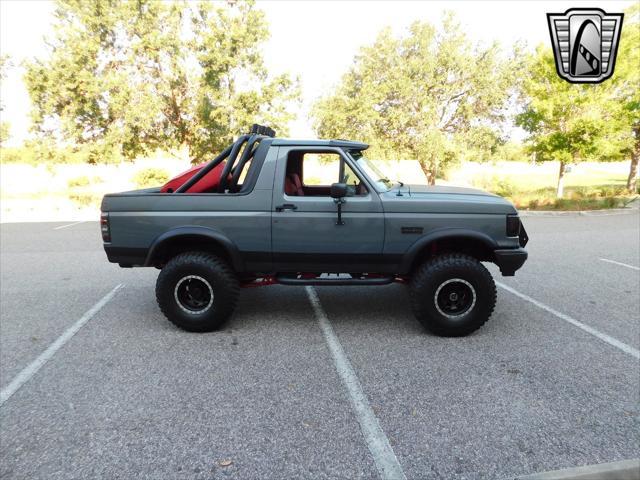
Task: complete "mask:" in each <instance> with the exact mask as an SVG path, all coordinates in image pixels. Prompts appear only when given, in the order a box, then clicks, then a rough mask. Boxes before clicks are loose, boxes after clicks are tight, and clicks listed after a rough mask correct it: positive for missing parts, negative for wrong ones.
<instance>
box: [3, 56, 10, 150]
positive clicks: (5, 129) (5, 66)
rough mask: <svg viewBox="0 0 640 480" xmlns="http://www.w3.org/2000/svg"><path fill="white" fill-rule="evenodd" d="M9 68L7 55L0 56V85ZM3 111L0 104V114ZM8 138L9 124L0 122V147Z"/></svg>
mask: <svg viewBox="0 0 640 480" xmlns="http://www.w3.org/2000/svg"><path fill="white" fill-rule="evenodd" d="M10 66H11V61H10V60H9V56H8V55H1V56H0V83H2V82H3V81H4V79H5V78H7V69H8V68H9V67H10ZM3 110H4V105H2V104H1V103H0V113H1V112H2V111H3ZM9 136H10V124H9V122H5V121H0V146H2V145H4V144H5V142H6V141H7V140H8V139H9Z"/></svg>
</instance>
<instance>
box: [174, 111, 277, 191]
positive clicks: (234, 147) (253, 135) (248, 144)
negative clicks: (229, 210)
mask: <svg viewBox="0 0 640 480" xmlns="http://www.w3.org/2000/svg"><path fill="white" fill-rule="evenodd" d="M275 134H276V132H275V131H274V130H273V129H272V128H269V127H265V126H264V125H258V124H253V126H252V127H251V132H250V133H249V134H246V135H242V136H240V137H239V138H238V139H237V140H236V141H235V142H233V143H232V144H231V145H229V146H228V147H227V148H225V149H224V150H223V151H222V152H221V153H220V154H219V155H218V156H217V157H215V158H214V159H213V160H211V161H210V162H209V163H207V164H206V165H205V166H204V167H202V169H201V170H200V171H199V172H198V173H196V174H195V175H194V176H193V177H191V178H190V179H189V180H187V181H186V182H184V183H183V184H182V185H180V187H178V188H176V190H175V192H173V193H184V192H186V191H187V190H189V189H190V188H191V187H192V186H194V185H195V184H196V183H198V182H199V181H200V180H201V179H202V178H204V176H205V175H207V174H208V173H209V172H210V171H211V170H213V169H214V168H215V167H217V166H218V165H219V164H220V163H222V162H223V161H224V160H225V159H227V163H226V164H225V166H224V169H223V170H222V174H221V175H220V183H219V185H218V193H224V192H225V190H226V189H227V188H229V191H231V189H234V188H236V186H237V184H238V180H239V178H240V175H241V174H242V169H243V167H244V166H245V165H246V163H247V162H248V161H249V160H251V159H252V158H253V156H254V154H255V152H256V150H257V149H258V146H259V145H260V142H261V141H262V140H264V139H266V138H273V137H275ZM242 147H244V150H242ZM240 150H242V155H241V156H240V159H239V161H238V163H237V165H235V166H234V164H235V163H236V159H237V158H238V154H239V153H240ZM229 174H231V181H230V182H228V183H229V184H228V185H227V177H228V176H229Z"/></svg>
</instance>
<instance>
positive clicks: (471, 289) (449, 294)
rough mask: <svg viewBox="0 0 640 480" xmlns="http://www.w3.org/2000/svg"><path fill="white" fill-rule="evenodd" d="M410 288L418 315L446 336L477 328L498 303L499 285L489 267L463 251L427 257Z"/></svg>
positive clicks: (427, 327) (437, 333) (413, 304)
mask: <svg viewBox="0 0 640 480" xmlns="http://www.w3.org/2000/svg"><path fill="white" fill-rule="evenodd" d="M409 289H410V298H411V308H412V309H413V313H414V314H415V316H416V318H417V319H418V320H419V321H420V323H422V325H424V327H425V328H426V329H427V330H429V331H430V332H432V333H434V334H436V335H439V336H443V337H461V336H464V335H468V334H470V333H471V332H474V331H475V330H477V329H478V328H480V327H481V326H482V325H484V324H485V322H486V321H487V320H488V319H489V317H490V316H491V314H492V313H493V309H494V307H495V304H496V285H495V283H494V282H493V278H492V277H491V274H490V273H489V271H488V270H487V269H486V268H485V267H484V265H482V264H481V263H480V262H479V261H478V260H476V259H475V258H473V257H470V256H469V255H464V254H460V253H451V254H446V255H440V256H437V257H434V258H432V259H430V260H428V261H426V262H425V263H424V264H422V265H421V266H420V267H419V268H418V269H417V271H416V273H415V274H414V275H413V277H412V279H411V283H410V285H409ZM454 294H455V295H454ZM452 298H455V300H451V299H452ZM463 299H464V301H463ZM458 302H460V303H458Z"/></svg>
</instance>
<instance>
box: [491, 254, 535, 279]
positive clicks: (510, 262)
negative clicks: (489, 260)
mask: <svg viewBox="0 0 640 480" xmlns="http://www.w3.org/2000/svg"><path fill="white" fill-rule="evenodd" d="M493 255H494V260H493V262H494V263H495V264H496V265H498V267H499V268H500V273H502V276H504V277H513V276H514V275H515V273H516V270H518V269H519V268H520V267H522V265H524V262H526V260H527V257H528V256H529V254H528V253H527V251H526V250H525V249H524V248H509V249H504V250H494V251H493Z"/></svg>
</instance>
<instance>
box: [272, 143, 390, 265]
mask: <svg viewBox="0 0 640 480" xmlns="http://www.w3.org/2000/svg"><path fill="white" fill-rule="evenodd" d="M337 182H342V183H346V184H347V185H348V188H347V189H348V193H347V197H345V198H344V200H343V201H344V203H343V204H342V221H343V223H342V224H338V221H337V220H338V206H337V204H336V201H335V200H334V199H333V198H331V196H330V188H331V184H332V183H337ZM272 205H273V212H272V248H273V261H274V263H275V264H277V265H279V266H280V269H281V271H289V272H304V271H310V272H318V271H321V272H327V273H332V272H349V273H350V272H371V271H375V268H374V267H375V265H376V264H377V263H379V262H380V261H381V259H382V249H383V243H384V215H383V211H382V204H381V201H380V199H379V197H378V194H377V192H376V191H375V190H374V189H373V188H372V187H371V185H369V184H368V183H367V180H366V178H365V177H364V176H363V175H361V174H359V173H358V170H357V166H354V165H353V164H352V161H351V159H350V158H348V157H347V155H346V154H345V153H344V152H343V151H342V150H341V149H339V148H333V147H326V148H308V147H299V146H281V147H280V149H279V152H278V160H277V165H276V175H275V180H274V187H273V202H272ZM363 269H364V270H363Z"/></svg>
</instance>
